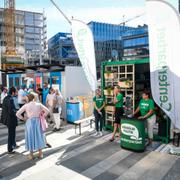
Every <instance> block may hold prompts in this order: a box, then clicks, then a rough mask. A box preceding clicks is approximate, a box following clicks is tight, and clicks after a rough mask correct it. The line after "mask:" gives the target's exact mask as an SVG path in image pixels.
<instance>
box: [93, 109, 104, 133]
mask: <svg viewBox="0 0 180 180" xmlns="http://www.w3.org/2000/svg"><path fill="white" fill-rule="evenodd" d="M101 113H102V115H101V114H99V113H98V111H97V110H96V109H94V117H95V126H96V131H99V129H100V131H102V128H103V114H104V113H103V111H101ZM99 123H100V127H99Z"/></svg>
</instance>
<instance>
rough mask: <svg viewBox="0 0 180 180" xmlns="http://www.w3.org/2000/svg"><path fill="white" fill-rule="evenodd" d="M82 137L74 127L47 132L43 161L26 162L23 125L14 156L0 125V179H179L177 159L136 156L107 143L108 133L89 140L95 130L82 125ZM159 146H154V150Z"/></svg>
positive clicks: (151, 154)
mask: <svg viewBox="0 0 180 180" xmlns="http://www.w3.org/2000/svg"><path fill="white" fill-rule="evenodd" d="M82 132H83V133H82V135H81V136H80V135H78V134H75V132H74V127H73V125H65V126H63V129H62V130H61V131H60V132H57V133H53V132H52V131H51V128H50V129H49V130H48V132H47V133H46V137H47V140H48V142H50V143H51V144H52V148H50V149H49V148H46V149H45V150H44V158H43V159H42V160H32V161H29V160H27V154H28V152H26V150H25V148H24V143H25V142H24V124H21V125H20V126H19V127H18V128H17V137H18V138H17V140H18V144H19V145H21V147H20V148H19V149H17V153H16V154H14V155H8V154H7V153H6V148H7V147H6V146H7V144H6V143H7V129H6V127H5V126H3V125H0V179H2V180H10V179H17V180H34V179H38V180H41V179H42V180H51V179H52V180H67V179H68V180H71V179H72V180H88V179H94V180H121V179H122V180H134V179H138V180H145V179H146V180H161V179H162V180H179V179H180V171H179V167H180V158H179V157H178V156H173V155H169V154H166V153H160V152H157V151H152V150H151V149H150V150H147V151H145V152H143V153H136V152H132V151H128V150H124V149H121V147H120V145H119V142H118V141H116V142H113V143H110V142H109V141H108V140H109V139H110V137H111V134H110V132H104V135H103V136H102V137H97V138H95V137H92V136H91V135H92V133H93V132H94V129H91V128H90V126H89V124H88V123H87V124H86V123H85V124H84V125H83V128H82ZM158 146H159V144H158V143H157V147H156V148H157V149H158Z"/></svg>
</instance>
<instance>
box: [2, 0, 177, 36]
mask: <svg viewBox="0 0 180 180" xmlns="http://www.w3.org/2000/svg"><path fill="white" fill-rule="evenodd" d="M1 1H2V0H1ZM54 1H55V2H56V3H57V4H58V5H59V7H60V8H61V10H62V11H63V12H64V13H65V14H66V15H67V17H68V18H69V19H71V18H72V17H73V18H76V19H79V20H82V21H84V22H86V23H88V22H90V21H98V22H106V23H113V24H120V23H122V22H123V21H124V20H125V21H126V20H128V19H131V18H133V17H135V16H137V15H141V14H144V13H145V0H54ZM166 1H167V2H169V3H170V4H172V5H173V6H174V7H176V8H177V7H178V0H166ZM1 7H2V4H1ZM16 9H20V10H28V11H35V12H43V10H44V12H45V15H46V17H47V37H48V39H49V38H51V37H52V36H54V35H55V34H56V33H58V32H70V31H71V27H70V25H69V24H68V22H67V21H66V20H65V19H64V17H63V16H62V15H61V14H60V13H59V12H58V11H57V9H56V8H55V7H54V6H53V5H52V3H51V2H50V0H16ZM143 24H146V14H144V15H143V16H141V17H140V18H137V19H135V20H133V21H129V22H128V23H127V24H126V25H128V26H137V25H143Z"/></svg>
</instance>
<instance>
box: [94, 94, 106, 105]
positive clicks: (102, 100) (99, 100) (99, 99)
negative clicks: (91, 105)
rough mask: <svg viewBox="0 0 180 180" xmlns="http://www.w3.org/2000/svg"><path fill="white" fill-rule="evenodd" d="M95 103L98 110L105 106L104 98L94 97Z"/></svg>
mask: <svg viewBox="0 0 180 180" xmlns="http://www.w3.org/2000/svg"><path fill="white" fill-rule="evenodd" d="M93 101H94V102H95V104H96V106H97V108H101V107H102V106H103V104H104V98H103V97H96V96H95V97H94V98H93Z"/></svg>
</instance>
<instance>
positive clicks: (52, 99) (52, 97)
mask: <svg viewBox="0 0 180 180" xmlns="http://www.w3.org/2000/svg"><path fill="white" fill-rule="evenodd" d="M56 103H57V101H56V94H55V90H54V89H53V88H52V87H51V88H49V94H48V95H47V98H46V107H47V108H48V109H49V111H50V123H54V124H55V118H54V115H53V112H54V108H55V106H56Z"/></svg>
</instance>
